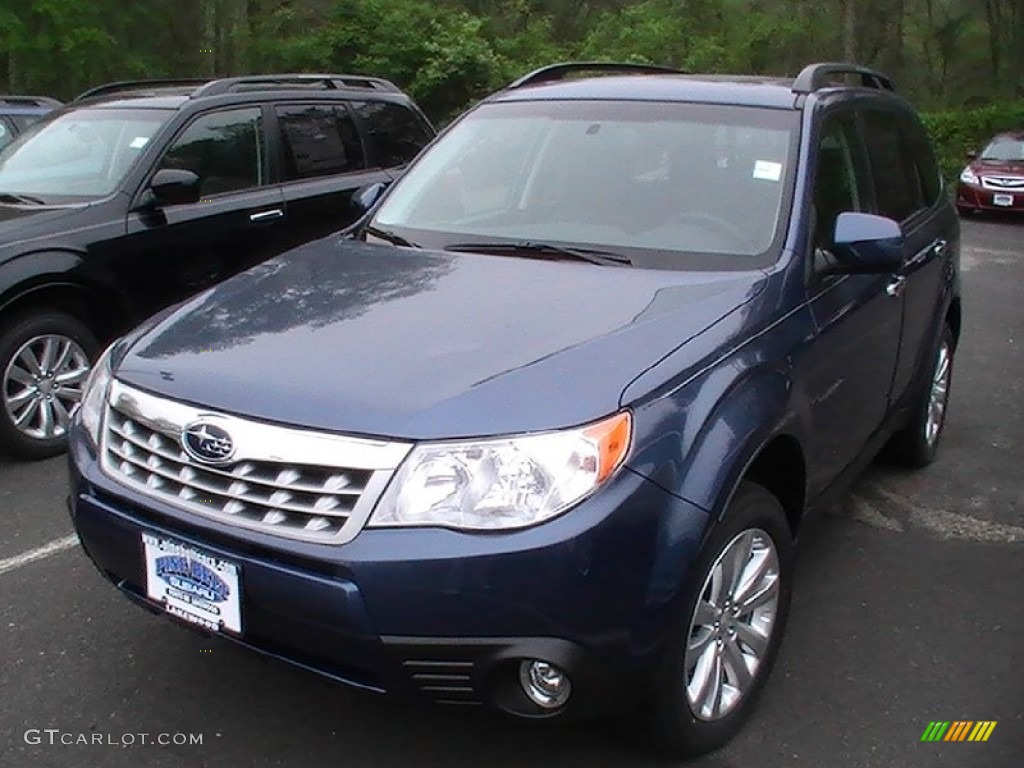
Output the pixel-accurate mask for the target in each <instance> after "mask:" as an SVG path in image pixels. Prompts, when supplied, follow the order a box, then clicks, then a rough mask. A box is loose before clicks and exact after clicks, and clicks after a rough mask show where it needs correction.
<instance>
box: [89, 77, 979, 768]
mask: <svg viewBox="0 0 1024 768" xmlns="http://www.w3.org/2000/svg"><path fill="white" fill-rule="evenodd" d="M594 69H597V70H599V71H600V72H602V73H604V74H608V75H610V76H608V77H582V76H581V75H588V74H592V72H591V70H594ZM846 78H855V84H847V83H846V82H845V80H846ZM368 197H369V196H368V195H360V199H363V200H365V199H367V198H368ZM349 234H352V235H353V237H350V238H348V239H346V238H341V237H335V238H324V239H321V240H318V241H317V242H314V243H310V244H308V245H306V246H304V247H302V248H298V249H296V250H294V251H292V252H291V253H288V254H283V255H282V256H280V257H278V258H276V259H273V260H272V261H269V262H267V263H265V264H261V265H258V266H256V267H254V268H252V269H250V270H248V271H247V272H245V273H243V274H241V275H238V276H236V277H235V278H232V279H231V280H229V281H227V282H226V283H224V284H223V285H219V286H216V287H214V288H212V289H211V290H209V291H206V292H204V293H203V294H201V295H198V296H196V297H194V298H193V299H191V300H190V301H189V302H187V303H186V304H185V305H182V306H180V307H177V308H174V309H173V310H167V311H166V312H165V313H162V314H161V315H160V316H158V317H154V318H151V319H150V320H149V321H147V322H146V323H144V324H143V325H142V326H140V327H139V328H137V329H136V330H135V331H133V332H132V333H131V334H130V335H129V336H127V337H125V338H124V339H122V340H120V341H118V342H115V343H114V344H113V345H112V346H111V347H110V348H109V351H108V352H106V353H105V354H104V355H102V356H101V357H100V359H99V360H97V362H96V364H95V366H94V369H93V373H92V375H91V377H90V381H89V383H88V384H87V386H86V387H85V395H84V397H83V400H82V404H81V407H80V408H79V410H78V411H77V413H76V416H75V418H74V419H73V421H72V427H71V430H70V459H71V478H72V480H71V484H72V487H71V494H70V498H71V514H72V517H73V520H74V524H75V527H76V530H77V531H78V533H79V536H80V537H81V541H82V544H83V547H84V549H85V551H86V552H87V553H88V554H89V556H90V557H91V558H92V559H93V561H94V562H95V563H96V565H97V566H98V568H99V571H100V573H102V574H103V576H104V577H105V578H108V579H110V580H111V581H112V582H113V583H114V584H116V585H117V586H118V587H119V588H120V589H121V590H122V591H123V592H124V593H125V594H126V595H127V596H128V597H130V598H132V599H134V600H135V601H136V602H139V603H141V604H143V605H144V606H146V607H147V608H149V609H150V610H153V611H157V612H163V613H165V614H167V615H169V616H171V617H174V618H176V619H178V620H180V621H183V622H186V623H189V624H191V625H192V626H196V627H199V628H201V629H202V630H203V631H207V632H214V633H218V634H219V635H220V636H222V637H224V638H227V639H230V640H234V641H237V642H239V643H241V644H243V645H244V646H245V647H248V648H251V649H255V650H257V651H261V652H264V653H267V654H270V655H272V656H274V657H275V658H278V659H286V660H289V661H292V662H294V663H296V664H298V665H300V666H302V667H304V668H305V669H314V670H316V671H319V672H321V673H323V674H325V675H328V676H330V677H332V678H334V679H340V680H344V681H346V682H348V683H351V684H353V685H356V686H359V687H361V688H363V689H367V690H372V691H381V692H387V693H391V694H395V695H399V696H407V697H410V698H413V699H420V700H423V701H435V702H440V703H446V704H456V705H481V704H486V705H489V706H491V707H494V708H496V709H499V710H503V711H505V712H509V713H512V714H514V715H517V716H520V717H524V718H532V719H538V718H559V719H561V718H566V717H574V716H585V715H593V714H598V713H608V712H609V711H616V710H619V711H621V710H625V709H629V708H631V707H632V708H639V709H641V712H642V714H643V715H644V717H645V719H646V723H647V726H648V727H649V728H650V730H651V733H652V734H653V736H654V738H655V739H656V740H657V743H659V744H660V745H661V746H662V747H663V748H664V749H665V750H667V751H669V752H671V753H673V754H692V753H695V752H701V751H705V750H708V749H711V748H714V747H716V746H718V745H720V744H722V743H724V742H725V741H726V740H727V739H728V738H729V736H730V735H731V734H733V733H735V732H736V730H737V729H738V728H739V727H740V724H741V723H742V722H743V721H744V719H745V718H746V717H747V716H748V715H749V714H750V712H751V711H752V707H753V706H754V702H755V701H756V700H757V695H758V692H759V691H760V690H761V689H762V688H763V686H764V683H765V681H766V679H767V676H768V673H769V670H770V669H771V667H772V664H773V662H774V660H775V658H776V654H777V652H778V649H779V644H780V642H781V640H782V635H783V628H784V626H785V623H786V615H787V610H788V607H789V599H790V592H791V589H792V585H793V574H794V571H793V568H794V556H795V552H796V550H795V547H794V540H795V538H796V536H797V534H798V533H799V532H800V531H801V530H803V529H802V525H803V523H804V521H805V519H806V516H807V515H808V514H809V513H810V512H812V511H813V510H815V509H818V508H820V507H821V505H822V503H823V501H824V500H826V499H828V498H830V497H832V495H833V494H835V493H836V492H838V491H841V490H842V489H843V488H844V487H845V486H846V485H847V484H848V483H849V481H850V480H851V479H852V478H854V477H855V476H856V474H857V472H858V471H859V470H860V469H861V468H862V467H863V466H864V465H865V463H866V462H867V461H869V460H870V459H871V458H872V457H873V456H874V455H875V454H876V453H877V452H878V451H879V450H880V449H881V448H882V447H883V446H886V447H887V451H888V453H889V455H890V456H891V457H892V458H894V459H897V460H900V461H902V462H903V463H905V464H909V465H912V466H923V465H925V464H927V463H929V462H930V461H932V459H933V458H934V457H935V455H936V451H937V449H938V445H939V442H940V439H941V435H942V430H943V425H944V424H945V416H946V405H947V403H948V401H949V393H950V384H951V376H952V371H953V361H954V356H955V352H956V346H957V340H958V338H959V332H960V326H961V310H960V290H959V277H958V275H959V272H958V263H959V262H958V257H959V247H960V234H959V221H958V219H957V215H956V211H955V210H954V208H953V205H952V201H951V200H950V198H949V196H948V195H947V194H945V192H944V190H943V188H942V180H941V176H940V174H939V169H938V167H937V166H936V163H935V158H934V157H933V154H932V151H931V148H930V147H929V145H928V142H927V139H926V138H925V134H924V132H923V129H922V127H921V124H920V122H919V120H918V118H917V116H916V115H915V114H914V110H913V108H912V107H911V106H910V105H909V104H908V103H907V101H906V100H905V99H903V98H902V97H901V96H899V95H898V94H897V93H895V92H894V91H893V89H892V85H891V83H890V81H889V80H888V78H886V77H885V76H884V75H883V74H880V73H878V72H874V71H872V70H868V69H863V68H860V67H854V66H852V65H845V64H842V65H840V64H818V65H812V66H809V67H808V68H807V69H805V70H804V71H803V72H802V73H801V74H800V75H799V76H798V77H796V78H789V79H785V80H782V79H771V80H768V79H764V78H754V79H751V78H742V77H732V76H728V77H722V76H701V75H686V74H682V73H675V72H665V71H663V70H657V69H651V68H648V67H636V66H629V65H609V64H603V65H593V64H589V65H581V64H568V65H557V66H553V67H549V68H546V69H543V70H540V71H539V72H535V73H533V74H531V75H529V76H527V77H525V78H523V79H522V80H520V81H519V82H517V83H514V84H513V85H511V86H509V87H508V88H506V89H504V90H503V91H501V92H500V93H497V94H494V95H493V96H491V97H490V98H488V99H486V100H485V101H484V102H482V103H481V104H479V105H478V106H476V107H475V108H474V109H472V110H470V111H469V112H467V113H466V114H465V115H464V116H462V117H461V118H459V119H458V120H457V121H455V122H454V123H453V124H452V125H451V126H450V127H449V128H448V129H446V130H445V132H444V133H443V134H442V135H441V136H440V137H439V138H438V139H437V141H436V142H435V143H434V144H432V145H431V146H430V148H428V149H427V150H426V151H424V152H423V153H422V154H421V155H420V156H419V157H418V158H417V160H416V161H415V162H414V163H413V164H412V165H411V166H410V167H409V169H408V170H407V171H406V172H405V173H404V174H403V175H402V177H401V178H400V179H399V180H398V181H396V182H395V183H394V184H393V185H392V186H391V187H390V188H389V190H388V191H387V193H386V195H385V196H384V197H383V198H382V199H381V201H380V203H379V205H378V206H377V207H376V208H375V209H374V210H373V211H372V213H371V215H370V216H368V217H367V219H366V220H365V221H362V222H360V224H359V225H358V226H357V227H354V228H353V232H351V233H349ZM360 238H362V239H365V240H367V241H369V242H359V239H360ZM382 241H383V242H382ZM415 246H419V247H415ZM84 610H88V608H84Z"/></svg>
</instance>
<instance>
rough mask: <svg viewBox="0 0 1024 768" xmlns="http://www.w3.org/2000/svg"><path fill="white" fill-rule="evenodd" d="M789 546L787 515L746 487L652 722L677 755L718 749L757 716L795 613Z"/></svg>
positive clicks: (690, 606)
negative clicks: (790, 613) (788, 618)
mask: <svg viewBox="0 0 1024 768" xmlns="http://www.w3.org/2000/svg"><path fill="white" fill-rule="evenodd" d="M792 559H793V545H792V536H791V533H790V530H789V524H788V522H787V520H786V515H785V512H784V511H783V509H782V506H781V505H780V504H779V502H778V500H777V499H776V498H775V497H774V496H773V495H772V494H770V493H769V492H768V491H767V490H765V489H764V488H762V487H761V486H759V485H755V484H753V483H746V482H745V483H743V484H742V485H741V486H740V488H739V490H738V491H737V493H736V495H735V497H734V498H733V500H732V502H731V503H730V505H729V508H728V509H727V510H726V512H725V515H724V517H723V520H722V522H721V523H719V525H718V527H717V529H716V530H715V531H714V532H713V533H712V534H711V537H710V538H709V540H708V542H707V544H706V545H705V547H704V552H703V554H702V555H701V557H700V559H699V561H698V563H697V567H696V569H695V578H694V580H693V584H692V586H691V588H690V594H689V596H688V599H687V600H686V602H685V604H684V605H685V611H686V613H685V617H686V620H685V622H684V623H683V624H682V627H681V629H680V632H679V635H678V637H677V639H676V643H675V646H674V647H673V648H672V649H671V650H670V651H669V655H668V659H667V663H666V667H665V671H664V675H663V677H662V683H661V686H660V689H659V690H658V692H657V693H656V696H655V698H654V700H653V702H652V704H651V706H650V709H649V713H648V715H647V724H648V726H649V731H650V733H651V736H652V737H653V739H654V741H655V744H656V745H657V746H658V747H659V749H660V750H661V751H662V752H664V753H666V754H668V755H670V756H673V757H689V756H693V755H698V754H701V753H704V752H708V751H710V750H712V749H715V748H717V747H720V746H722V745H723V744H725V743H726V742H727V741H728V740H729V739H731V738H732V737H733V736H734V735H735V734H736V732H737V731H739V729H740V728H741V726H742V725H743V722H744V721H745V720H746V719H747V717H748V716H749V715H750V712H751V711H752V709H753V707H754V704H755V702H756V699H757V696H758V694H759V693H760V691H761V688H762V687H763V686H764V683H765V680H766V679H767V677H768V673H769V671H770V670H771V668H772V665H773V664H774V662H775V657H776V655H777V653H778V649H779V644H780V643H781V641H782V634H783V627H784V625H785V622H786V616H787V614H788V611H789V595H790V590H791V579H792Z"/></svg>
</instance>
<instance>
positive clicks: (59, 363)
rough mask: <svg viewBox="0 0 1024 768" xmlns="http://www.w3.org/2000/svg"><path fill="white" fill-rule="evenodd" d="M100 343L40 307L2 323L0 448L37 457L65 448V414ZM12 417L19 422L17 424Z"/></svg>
mask: <svg viewBox="0 0 1024 768" xmlns="http://www.w3.org/2000/svg"><path fill="white" fill-rule="evenodd" d="M99 347H100V345H99V342H98V341H97V340H96V337H95V336H94V335H93V334H92V332H91V331H90V330H89V328H88V327H87V326H86V325H85V324H84V323H82V322H81V321H80V320H78V319H77V318H75V317H73V316H71V315H68V314H65V313H64V312H58V311H55V310H50V309H41V310H36V311H34V312H31V313H25V314H22V315H19V316H17V317H14V318H12V320H11V321H10V322H5V323H3V330H2V331H0V451H3V452H4V453H7V454H10V455H12V456H15V457H17V458H21V459H42V458H46V457H48V456H54V455H56V454H58V453H60V452H61V451H63V450H64V448H65V437H66V432H67V426H68V418H67V414H68V412H70V411H71V409H72V407H73V406H74V405H75V403H77V402H78V400H79V399H80V397H81V391H82V387H83V386H84V385H85V379H86V377H87V375H88V371H89V364H90V363H91V362H92V361H93V360H95V359H96V356H97V354H98V353H99ZM47 356H49V358H50V359H42V358H45V357H47ZM34 365H38V369H37V370H35V371H33V370H32V368H33V367H34ZM83 365H84V367H83ZM29 377H31V378H29ZM26 408H27V409H28V410H29V411H30V412H29V413H28V414H27V415H26ZM17 417H22V418H24V421H22V423H20V424H19V423H16V421H17ZM47 419H49V420H50V421H48V420H47Z"/></svg>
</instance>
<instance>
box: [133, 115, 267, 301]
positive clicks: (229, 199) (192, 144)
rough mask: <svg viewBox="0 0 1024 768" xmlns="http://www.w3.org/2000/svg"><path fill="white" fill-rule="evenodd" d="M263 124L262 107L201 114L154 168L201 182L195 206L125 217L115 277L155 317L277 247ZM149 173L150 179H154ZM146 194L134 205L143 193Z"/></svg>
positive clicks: (151, 210) (137, 211)
mask: <svg viewBox="0 0 1024 768" xmlns="http://www.w3.org/2000/svg"><path fill="white" fill-rule="evenodd" d="M264 125H265V120H264V115H263V111H262V108H261V107H260V106H259V105H250V106H244V107H232V108H226V109H222V110H216V111H211V112H205V113H202V114H200V115H198V116H196V117H194V118H193V119H192V120H191V121H190V122H189V123H187V124H186V125H185V126H184V127H183V128H182V130H181V131H179V132H178V134H177V137H176V138H175V139H174V140H173V141H172V142H171V144H170V146H169V148H168V149H167V151H166V152H164V154H163V155H162V157H161V159H160V160H159V161H158V162H157V163H156V165H155V167H154V168H153V170H152V173H155V172H156V171H157V170H159V169H161V168H179V169H185V170H190V171H193V172H194V173H196V174H197V175H198V176H199V178H200V179H201V199H200V200H199V202H196V203H187V204H181V205H168V206H161V207H140V206H139V205H136V207H135V208H134V209H133V210H132V211H131V212H129V214H128V220H127V236H126V239H125V248H124V250H123V251H122V257H121V265H120V270H119V271H120V273H121V274H122V276H123V277H124V279H125V282H126V284H127V285H128V286H129V288H130V289H131V288H134V289H136V295H140V296H150V297H152V298H151V306H149V307H148V308H146V311H148V312H153V311H155V310H156V309H158V308H159V307H160V306H163V305H166V304H170V303H172V302H174V301H176V300H179V299H182V298H184V297H186V296H188V295H190V294H193V293H196V292H197V291H200V290H202V289H204V288H207V287H209V286H210V285H213V284H214V283H216V282H218V281H220V280H223V279H224V278H226V277H228V276H230V275H232V274H235V273H236V272H239V271H241V270H243V269H245V268H247V267H249V266H252V265H253V264H256V263H258V262H260V261H263V260H265V259H268V258H270V257H271V256H273V255H275V254H276V253H277V252H278V251H279V250H280V248H281V240H280V238H279V231H280V227H281V225H282V223H283V222H284V218H285V210H284V199H283V196H282V194H281V190H280V188H279V187H278V186H277V185H272V184H269V183H268V169H269V163H268V158H267V140H266V133H265V130H264ZM152 173H150V175H149V177H147V178H151V177H152ZM144 189H145V188H143V190H142V191H140V194H139V196H138V197H137V201H136V202H137V203H138V202H139V200H141V199H142V196H144V195H145V194H146V193H145V191H144Z"/></svg>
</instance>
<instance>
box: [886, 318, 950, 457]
mask: <svg viewBox="0 0 1024 768" xmlns="http://www.w3.org/2000/svg"><path fill="white" fill-rule="evenodd" d="M955 350H956V343H955V341H954V339H953V331H952V330H950V328H949V326H948V325H947V326H945V328H943V331H942V339H941V341H940V342H939V348H938V350H937V351H936V353H935V355H934V357H933V358H932V367H931V374H930V375H929V377H928V379H927V381H926V383H925V386H924V387H922V390H921V393H920V394H919V395H918V400H917V403H915V405H914V413H913V417H912V419H911V421H910V423H909V424H908V425H907V426H906V427H904V428H903V429H902V430H900V431H899V432H897V433H896V434H895V435H893V436H892V438H891V439H890V440H889V443H888V444H887V445H886V447H885V451H884V456H885V458H887V459H890V460H891V461H894V462H896V463H897V464H902V465H904V466H907V467H924V466H927V465H928V464H931V463H932V462H933V461H934V460H935V454H936V452H937V451H938V448H939V440H940V438H941V437H942V431H943V429H944V428H945V426H946V410H947V407H948V405H949V389H950V385H951V384H952V381H953V353H954V352H955Z"/></svg>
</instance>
